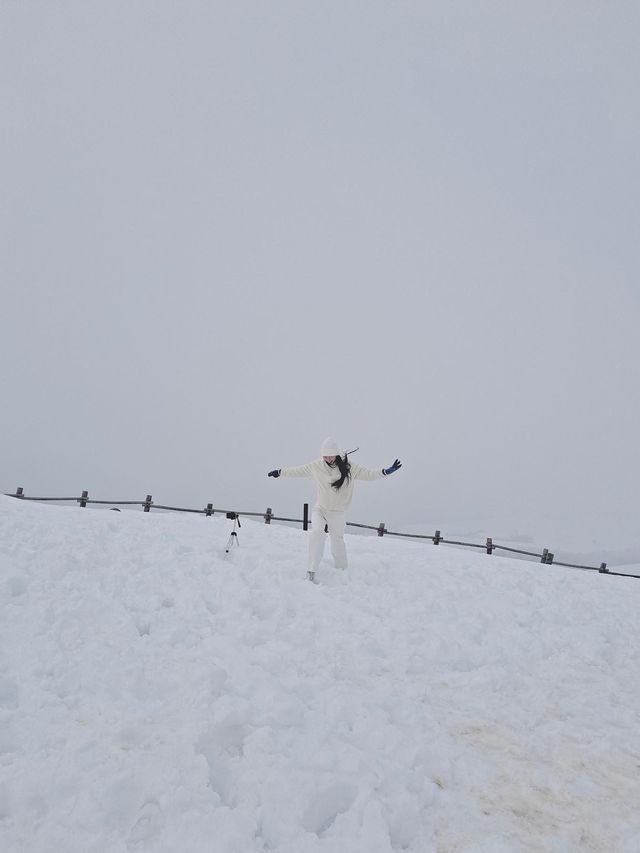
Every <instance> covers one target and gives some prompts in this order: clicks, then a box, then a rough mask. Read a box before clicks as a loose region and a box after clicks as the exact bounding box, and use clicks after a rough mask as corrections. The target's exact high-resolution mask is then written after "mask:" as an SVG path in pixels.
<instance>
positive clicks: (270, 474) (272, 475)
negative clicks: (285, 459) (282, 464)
mask: <svg viewBox="0 0 640 853" xmlns="http://www.w3.org/2000/svg"><path fill="white" fill-rule="evenodd" d="M280 470H281V469H280V468H276V469H275V471H269V473H268V474H267V477H279V476H280Z"/></svg>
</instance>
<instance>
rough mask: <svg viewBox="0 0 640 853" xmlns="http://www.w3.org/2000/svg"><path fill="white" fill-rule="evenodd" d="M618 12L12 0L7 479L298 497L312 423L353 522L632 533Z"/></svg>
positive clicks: (615, 536)
mask: <svg viewBox="0 0 640 853" xmlns="http://www.w3.org/2000/svg"><path fill="white" fill-rule="evenodd" d="M639 24H640V7H638V5H637V4H636V3H631V2H629V3H626V2H619V3H616V4H613V5H612V4H607V5H603V4H600V3H595V2H580V3H578V2H568V3H563V4H557V3H551V2H543V3H538V2H536V3H519V4H511V3H505V2H484V3H481V4H478V3H471V2H470V3H445V2H436V3H429V4H425V3H409V2H400V3H393V4H390V3H380V2H367V3H363V2H354V3H349V4H342V3H335V2H329V3H322V4H318V3H309V2H295V3H293V2H283V3H269V4H264V3H257V2H239V3H234V4H226V3H219V2H204V0H187V2H181V3H175V2H166V0H160V2H155V1H154V2H150V0H140V2H136V3H131V2H128V0H127V2H123V0H109V2H106V0H104V2H96V0H92V2H79V0H78V2H68V0H61V2H56V3H43V2H32V1H30V2H10V1H9V0H3V2H1V3H0V98H1V103H2V110H1V115H2V119H1V122H2V132H1V133H0V164H1V165H0V169H1V170H2V171H1V183H2V191H1V192H0V226H1V227H0V240H1V241H2V244H1V247H0V248H1V255H0V260H1V268H0V275H1V287H2V310H1V311H0V357H1V361H0V363H1V364H2V388H1V392H2V404H3V415H2V419H1V427H0V439H1V441H2V448H3V450H4V454H3V461H2V477H1V478H0V480H1V483H0V490H1V491H5V492H7V491H13V490H14V489H15V488H16V487H17V486H24V487H25V490H26V492H27V493H28V494H29V493H30V494H34V493H39V494H48V495H53V494H60V495H62V494H64V493H71V494H79V492H80V491H81V490H82V489H88V490H89V491H90V492H91V494H92V495H93V496H95V497H103V498H105V499H114V500H115V499H138V498H139V499H142V498H144V496H145V495H146V494H147V493H151V494H153V496H154V498H155V499H156V500H158V501H161V502H166V503H173V504H182V505H186V506H194V507H201V506H203V505H204V504H205V503H206V502H208V501H212V502H213V503H214V504H215V505H217V506H235V507H236V508H238V509H245V510H253V509H255V510H258V511H260V510H263V509H264V508H266V507H267V506H271V507H273V508H274V510H275V511H276V512H279V513H282V514H291V513H294V512H298V513H299V511H300V509H299V508H300V504H301V503H302V501H303V500H305V499H309V498H310V497H311V492H310V489H309V486H308V484H305V483H303V482H296V483H282V481H280V482H278V483H275V482H273V481H271V480H267V478H266V476H265V475H266V472H267V471H268V470H269V469H270V468H273V467H279V466H283V465H289V464H291V465H295V464H300V463H303V462H305V461H308V460H309V459H310V458H313V457H314V456H315V455H316V454H317V451H318V446H319V443H320V441H321V440H322V439H323V438H324V437H325V436H326V435H333V436H335V437H336V438H337V439H338V440H339V441H340V442H341V443H342V444H343V445H345V446H346V447H347V448H350V447H354V446H358V445H359V446H360V448H361V450H360V451H359V454H358V459H359V461H360V462H361V463H362V464H365V465H368V466H371V467H373V466H382V465H387V464H390V463H391V462H392V461H393V459H394V458H395V457H396V456H399V457H400V458H401V459H402V460H403V463H404V467H403V469H402V471H401V472H400V473H399V474H398V475H396V476H395V477H394V478H393V480H392V481H391V480H390V481H385V482H383V483H381V484H372V485H364V486H363V487H362V488H360V490H359V491H358V494H357V498H356V502H355V503H354V506H353V511H352V514H351V518H352V520H355V521H362V522H370V523H372V524H377V523H378V522H379V521H382V520H384V521H386V522H387V524H389V525H395V526H396V527H400V526H402V525H413V526H414V527H415V526H417V527H420V528H424V529H425V531H427V532H431V531H432V530H433V529H435V528H436V527H438V528H441V529H443V531H445V532H446V531H447V529H449V530H453V529H454V528H457V529H458V530H465V529H467V530H473V529H482V530H483V531H484V532H486V534H487V535H493V536H494V537H495V538H496V539H497V538H498V537H499V536H506V535H512V534H515V533H517V534H518V535H522V536H529V537H533V538H534V539H535V540H536V541H537V542H539V544H541V545H544V546H547V545H548V546H552V547H553V548H554V549H555V550H556V551H559V550H561V549H562V547H563V546H564V547H565V548H571V549H573V550H575V551H578V550H581V551H584V552H591V551H593V552H594V553H595V552H597V554H596V556H602V558H603V559H604V558H607V557H614V556H616V555H617V556H618V557H619V558H621V557H622V556H624V558H625V559H628V560H631V559H634V558H635V560H636V561H637V559H638V558H640V537H638V536H637V533H636V524H635V516H636V507H637V480H638V468H639V465H638V462H639V452H638V435H639V434H640V417H639V415H640V407H639V404H638V393H637V389H638V381H639V378H640V377H639V372H640V370H639V365H640V359H639V355H640V344H639V343H638V341H639V336H638V332H637V330H638V320H639V319H640V294H639V285H638V271H639V267H640V264H639V249H638V239H637V235H638V233H639V230H638V226H639V225H640V221H639V220H640V215H639V209H638V197H637V188H638V179H639V178H640V169H639V165H640V162H639V153H638V152H639V151H640V132H639V131H640V114H639V110H640V108H639V101H638V98H637V81H638V79H640V56H639V54H638V51H637V37H638V31H639ZM552 537H553V538H554V541H551V538H552ZM636 546H637V547H636ZM624 549H626V550H624ZM623 550H624V554H623V553H622V552H623Z"/></svg>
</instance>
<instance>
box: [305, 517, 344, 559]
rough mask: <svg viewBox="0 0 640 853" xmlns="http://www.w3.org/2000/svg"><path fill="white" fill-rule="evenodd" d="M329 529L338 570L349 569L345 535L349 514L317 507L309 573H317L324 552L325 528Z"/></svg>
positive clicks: (312, 524) (310, 539) (313, 526)
mask: <svg viewBox="0 0 640 853" xmlns="http://www.w3.org/2000/svg"><path fill="white" fill-rule="evenodd" d="M325 524H326V525H327V527H328V529H329V538H330V540H331V554H332V556H333V562H334V563H335V566H336V568H337V569H346V568H347V549H346V547H345V544H344V533H345V530H346V529H347V514H346V512H340V511H339V510H329V509H322V507H319V506H315V507H314V508H313V511H312V513H311V536H310V538H309V571H311V572H315V571H317V569H318V566H319V565H320V560H321V559H322V553H323V551H324V539H325V532H324V526H325Z"/></svg>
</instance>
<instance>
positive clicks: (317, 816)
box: [303, 782, 358, 836]
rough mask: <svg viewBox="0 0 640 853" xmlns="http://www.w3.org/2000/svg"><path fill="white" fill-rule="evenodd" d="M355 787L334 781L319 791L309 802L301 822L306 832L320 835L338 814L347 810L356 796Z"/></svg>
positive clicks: (329, 826) (328, 827)
mask: <svg viewBox="0 0 640 853" xmlns="http://www.w3.org/2000/svg"><path fill="white" fill-rule="evenodd" d="M357 793H358V791H357V788H356V787H355V785H350V784H349V783H348V782H336V783H335V784H333V785H328V786H327V787H326V788H324V789H323V790H321V791H319V792H318V793H317V794H316V795H315V796H314V798H313V801H312V802H311V803H309V805H308V807H307V810H306V812H305V815H304V819H303V824H304V828H305V829H306V830H307V831H308V832H314V833H315V834H316V835H318V836H322V835H323V834H324V833H325V832H327V830H329V829H330V828H331V827H332V826H333V824H334V822H335V820H336V818H337V817H338V815H340V814H344V812H348V811H349V809H350V808H351V806H352V805H353V802H354V800H355V798H356V796H357Z"/></svg>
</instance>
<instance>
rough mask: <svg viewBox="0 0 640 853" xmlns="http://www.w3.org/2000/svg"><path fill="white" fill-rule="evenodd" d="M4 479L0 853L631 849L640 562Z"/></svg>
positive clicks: (639, 833)
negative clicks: (233, 538) (333, 530)
mask: <svg viewBox="0 0 640 853" xmlns="http://www.w3.org/2000/svg"><path fill="white" fill-rule="evenodd" d="M230 532H231V522H229V521H227V520H226V519H223V518H210V519H205V518H201V517H197V518H196V517H191V516H189V517H182V516H177V515H164V514H155V515H154V514H153V513H151V514H143V513H133V512H131V513H127V512H122V513H115V512H108V511H98V510H95V511H94V510H90V509H78V508H61V507H51V506H47V507H44V506H38V505H33V504H27V503H21V502H18V501H16V500H12V499H9V498H4V497H2V498H0V849H1V850H2V851H3V853H25V851H29V853H51V851H53V850H60V851H64V853H129V851H135V852H136V853H146V852H147V851H153V853H165V851H166V853H254V851H256V853H257V851H260V852H261V853H267V851H269V853H392V851H415V853H418V851H419V853H429V851H434V853H453V851H458V853H461V852H462V851H468V853H483V851H486V853H502V851H504V853H519V851H522V853H524V852H525V851H527V853H531V851H540V853H543V851H544V853H574V851H577V850H580V851H598V853H602V851H619V853H637V851H638V849H639V847H638V839H639V838H640V815H639V813H638V810H637V803H638V802H640V774H639V773H638V768H639V766H640V734H639V732H640V725H639V723H640V718H639V716H638V709H639V708H640V679H638V663H637V662H638V657H639V655H638V651H639V649H638V646H639V641H638V630H637V613H638V611H639V610H640V582H638V581H636V580H627V579H623V578H613V577H606V576H601V575H598V574H591V573H582V572H575V571H570V570H562V569H559V568H557V567H553V566H542V565H539V564H535V563H531V564H525V563H522V562H516V561H512V560H509V559H504V558H499V557H495V556H494V557H489V556H487V555H481V554H468V553H466V552H462V551H453V550H450V549H449V550H445V549H442V548H436V547H434V546H432V545H428V544H427V545H425V544H423V543H412V542H397V541H389V540H387V539H378V538H364V537H355V536H354V537H349V540H348V549H349V554H350V561H351V567H350V568H349V570H348V571H346V572H340V571H337V570H335V569H333V568H331V566H330V565H329V564H328V563H324V564H323V565H322V567H321V570H320V572H319V581H320V583H319V584H318V585H317V586H315V585H313V584H310V583H308V582H307V581H306V579H305V573H306V556H305V555H306V536H305V534H303V533H302V532H301V531H296V530H292V529H289V528H284V527H277V526H275V525H271V526H266V525H263V524H258V523H252V522H249V521H246V522H243V524H242V528H241V530H240V531H239V543H240V544H239V547H237V546H235V545H234V546H233V547H232V548H231V549H230V552H229V554H227V553H226V548H227V545H228V542H229V534H230Z"/></svg>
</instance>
